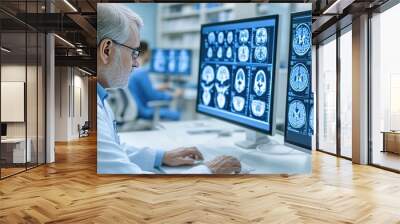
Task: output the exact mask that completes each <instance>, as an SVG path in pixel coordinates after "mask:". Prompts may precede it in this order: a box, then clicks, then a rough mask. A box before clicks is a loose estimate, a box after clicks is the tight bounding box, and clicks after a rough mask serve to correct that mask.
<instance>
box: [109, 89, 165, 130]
mask: <svg viewBox="0 0 400 224" xmlns="http://www.w3.org/2000/svg"><path fill="white" fill-rule="evenodd" d="M107 92H108V95H109V97H108V98H107V102H108V104H109V105H110V107H111V109H112V111H113V112H114V117H115V121H116V123H117V128H118V130H119V131H121V132H124V131H140V130H154V129H158V123H159V121H160V109H161V108H162V107H165V106H168V105H169V103H170V102H169V101H162V100H161V101H158V100H157V101H151V102H149V104H148V106H150V107H152V108H153V109H154V116H153V119H152V120H150V121H149V120H144V119H139V118H138V108H137V104H136V101H135V99H134V97H133V96H132V95H131V93H130V91H129V90H128V89H127V88H110V89H107Z"/></svg>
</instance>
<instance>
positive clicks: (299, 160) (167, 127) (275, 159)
mask: <svg viewBox="0 0 400 224" xmlns="http://www.w3.org/2000/svg"><path fill="white" fill-rule="evenodd" d="M161 125H162V127H163V128H164V129H162V130H156V131H141V132H124V133H120V137H121V142H125V143H127V144H130V145H134V146H136V147H151V148H157V149H164V150H170V149H174V148H177V147H182V146H196V147H198V148H199V150H200V151H201V152H202V154H203V156H204V157H205V161H208V160H211V159H213V158H215V157H216V156H219V155H231V156H234V157H236V158H238V159H239V160H240V161H241V163H242V166H243V168H245V169H244V170H245V171H246V172H248V173H251V174H283V173H285V174H286V173H287V174H295V173H309V172H311V154H309V153H305V152H301V151H298V150H295V149H293V148H290V147H288V146H286V145H283V136H281V135H275V136H273V137H272V138H273V139H274V140H275V141H277V142H279V143H281V144H278V145H271V147H270V148H268V149H267V150H266V151H258V150H256V149H242V148H240V147H238V146H236V145H235V144H234V143H235V142H237V141H241V140H244V138H245V132H239V130H240V129H242V128H240V127H238V126H235V125H232V124H229V123H226V122H222V121H219V120H214V119H210V120H196V121H183V122H162V123H161ZM201 127H207V128H223V129H224V130H236V131H235V132H233V134H232V135H231V136H228V137H219V136H218V135H217V134H216V133H208V134H188V133H187V131H188V130H192V129H194V128H201ZM188 168H189V167H166V166H163V167H162V171H163V172H165V173H168V174H177V173H182V172H184V171H185V170H187V169H188Z"/></svg>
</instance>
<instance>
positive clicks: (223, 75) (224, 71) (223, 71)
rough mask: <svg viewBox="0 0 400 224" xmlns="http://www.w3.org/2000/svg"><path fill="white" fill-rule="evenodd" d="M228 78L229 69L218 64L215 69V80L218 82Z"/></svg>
mask: <svg viewBox="0 0 400 224" xmlns="http://www.w3.org/2000/svg"><path fill="white" fill-rule="evenodd" d="M228 79H229V70H228V68H227V67H226V66H220V67H219V68H218V70H217V80H218V81H219V82H220V83H223V82H225V81H226V80H228Z"/></svg>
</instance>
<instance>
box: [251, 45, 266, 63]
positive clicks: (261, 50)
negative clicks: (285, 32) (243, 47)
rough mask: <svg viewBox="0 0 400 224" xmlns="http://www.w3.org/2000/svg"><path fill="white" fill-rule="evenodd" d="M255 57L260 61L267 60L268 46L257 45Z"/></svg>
mask: <svg viewBox="0 0 400 224" xmlns="http://www.w3.org/2000/svg"><path fill="white" fill-rule="evenodd" d="M254 58H255V59H256V60H257V61H259V62H262V61H265V59H267V47H265V46H258V47H256V48H255V50H254Z"/></svg>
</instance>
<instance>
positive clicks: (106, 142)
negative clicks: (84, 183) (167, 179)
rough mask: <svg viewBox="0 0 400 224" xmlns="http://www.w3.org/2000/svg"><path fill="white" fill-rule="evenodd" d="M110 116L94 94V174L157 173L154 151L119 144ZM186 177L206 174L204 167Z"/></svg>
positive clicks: (110, 111)
mask: <svg viewBox="0 0 400 224" xmlns="http://www.w3.org/2000/svg"><path fill="white" fill-rule="evenodd" d="M113 122H114V114H113V112H112V110H111V107H110V105H109V104H108V103H107V101H106V100H105V101H104V102H102V101H101V99H100V97H99V95H97V173H99V174H151V173H155V172H157V169H155V167H154V166H155V160H156V154H157V150H154V149H151V148H135V147H133V146H129V145H127V144H120V142H119V136H118V134H117V133H116V130H115V127H114V123H113ZM184 173H189V174H210V173H211V172H210V170H209V169H208V167H206V166H204V165H200V166H196V167H193V168H191V169H189V170H188V171H187V172H184Z"/></svg>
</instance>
